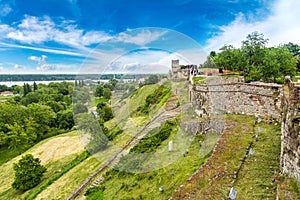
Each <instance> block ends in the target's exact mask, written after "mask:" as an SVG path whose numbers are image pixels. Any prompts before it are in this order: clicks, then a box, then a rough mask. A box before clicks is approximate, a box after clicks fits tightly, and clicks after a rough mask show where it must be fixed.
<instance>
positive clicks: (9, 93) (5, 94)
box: [0, 91, 14, 97]
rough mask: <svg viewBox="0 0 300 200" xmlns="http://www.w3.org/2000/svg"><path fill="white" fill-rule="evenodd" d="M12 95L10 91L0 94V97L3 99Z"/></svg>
mask: <svg viewBox="0 0 300 200" xmlns="http://www.w3.org/2000/svg"><path fill="white" fill-rule="evenodd" d="M13 95H14V93H12V92H11V91H4V92H0V96H4V97H7V96H13Z"/></svg>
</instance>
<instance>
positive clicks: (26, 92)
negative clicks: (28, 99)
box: [23, 83, 32, 96]
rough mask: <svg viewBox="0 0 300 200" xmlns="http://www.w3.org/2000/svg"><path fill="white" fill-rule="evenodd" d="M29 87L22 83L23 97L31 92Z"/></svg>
mask: <svg viewBox="0 0 300 200" xmlns="http://www.w3.org/2000/svg"><path fill="white" fill-rule="evenodd" d="M31 91H32V90H31V87H30V85H29V84H28V83H24V85H23V95H24V96H26V95H27V94H28V93H29V92H31Z"/></svg>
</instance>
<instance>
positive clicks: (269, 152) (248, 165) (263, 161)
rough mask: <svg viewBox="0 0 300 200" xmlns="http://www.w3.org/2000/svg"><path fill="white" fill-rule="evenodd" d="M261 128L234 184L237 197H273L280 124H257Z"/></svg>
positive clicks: (277, 163)
mask: <svg viewBox="0 0 300 200" xmlns="http://www.w3.org/2000/svg"><path fill="white" fill-rule="evenodd" d="M256 127H261V128H262V130H263V131H262V133H261V134H259V139H258V141H257V142H254V143H253V146H252V149H253V150H254V154H253V155H250V156H248V157H247V159H246V161H245V163H244V165H243V166H242V168H241V171H240V173H239V178H238V180H237V182H236V183H235V184H234V187H235V188H236V189H237V191H238V194H237V198H239V199H275V197H276V183H275V182H274V178H275V176H276V174H278V172H279V162H280V160H279V159H280V136H281V134H280V126H272V125H270V124H264V123H262V124H258V125H256Z"/></svg>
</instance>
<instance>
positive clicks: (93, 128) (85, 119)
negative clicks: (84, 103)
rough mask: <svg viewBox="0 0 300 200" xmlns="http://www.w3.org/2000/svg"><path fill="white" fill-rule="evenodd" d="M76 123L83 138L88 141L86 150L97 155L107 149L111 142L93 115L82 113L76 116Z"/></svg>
mask: <svg viewBox="0 0 300 200" xmlns="http://www.w3.org/2000/svg"><path fill="white" fill-rule="evenodd" d="M75 121H76V126H77V130H78V131H79V133H80V134H83V135H82V137H83V138H86V139H88V141H87V145H86V148H87V150H88V151H89V152H90V153H96V152H98V151H100V150H103V149H105V148H106V147H107V144H108V142H109V140H108V138H107V137H106V135H105V132H104V130H103V129H102V127H101V126H100V124H99V123H98V121H97V120H95V118H94V116H93V115H91V114H88V113H80V114H78V115H76V117H75Z"/></svg>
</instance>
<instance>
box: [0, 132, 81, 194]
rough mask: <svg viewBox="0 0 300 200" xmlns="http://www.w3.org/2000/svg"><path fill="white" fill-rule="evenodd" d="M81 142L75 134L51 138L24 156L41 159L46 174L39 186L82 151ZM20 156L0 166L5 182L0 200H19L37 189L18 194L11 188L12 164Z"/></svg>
mask: <svg viewBox="0 0 300 200" xmlns="http://www.w3.org/2000/svg"><path fill="white" fill-rule="evenodd" d="M80 146H81V142H80V140H79V138H78V135H77V134H76V132H74V131H73V132H70V133H67V134H62V135H59V136H55V137H52V138H48V139H45V140H43V141H41V142H39V143H38V144H36V145H35V146H33V147H32V148H30V149H29V150H27V151H26V152H24V154H33V155H34V157H38V158H40V159H41V161H42V164H43V165H45V166H46V167H47V172H46V173H45V174H44V176H43V178H42V182H41V183H40V185H44V184H45V183H46V182H47V181H48V180H50V179H52V178H53V176H56V174H59V173H60V172H61V171H62V170H63V169H64V167H66V166H68V165H69V163H70V162H72V160H74V159H75V158H76V156H77V155H78V154H80V153H81V152H82V151H83V148H82V146H81V147H80ZM21 156H22V155H20V156H17V157H15V158H13V159H11V160H9V161H8V162H6V163H3V164H2V165H1V166H0V179H1V180H5V181H4V182H2V184H1V186H0V199H21V198H24V197H25V196H26V195H27V194H28V193H29V192H31V191H34V190H36V189H37V188H38V187H40V185H38V186H37V187H35V188H33V189H31V190H28V191H26V192H19V191H16V190H14V189H13V188H12V187H11V184H12V182H13V179H14V171H13V168H12V166H13V163H15V162H17V161H18V159H20V157H21Z"/></svg>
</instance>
